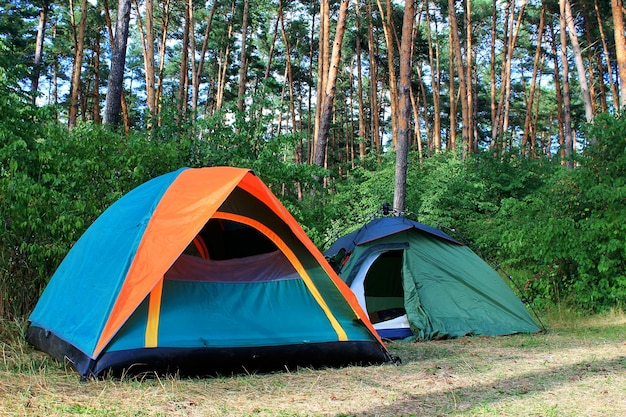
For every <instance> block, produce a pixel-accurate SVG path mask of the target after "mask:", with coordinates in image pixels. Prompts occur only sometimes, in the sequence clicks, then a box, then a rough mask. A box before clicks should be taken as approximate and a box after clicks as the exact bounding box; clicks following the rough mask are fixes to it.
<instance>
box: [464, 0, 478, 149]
mask: <svg viewBox="0 0 626 417" xmlns="http://www.w3.org/2000/svg"><path fill="white" fill-rule="evenodd" d="M464 21H465V37H466V39H465V43H466V47H465V56H466V57H467V65H466V71H467V74H466V80H467V83H466V88H467V92H466V93H465V94H466V96H467V121H466V122H465V123H464V124H467V150H468V152H476V151H478V148H477V146H476V143H475V141H474V128H475V126H474V93H473V89H472V83H473V78H474V77H472V74H473V73H474V64H473V63H472V58H473V49H474V48H473V46H472V42H473V41H472V2H471V1H470V0H465V19H464Z"/></svg>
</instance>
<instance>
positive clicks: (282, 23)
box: [278, 0, 297, 133]
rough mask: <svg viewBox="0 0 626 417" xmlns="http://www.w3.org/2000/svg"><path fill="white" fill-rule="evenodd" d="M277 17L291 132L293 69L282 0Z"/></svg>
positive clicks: (294, 119) (293, 102)
mask: <svg viewBox="0 0 626 417" xmlns="http://www.w3.org/2000/svg"><path fill="white" fill-rule="evenodd" d="M278 19H279V20H280V31H281V34H282V36H283V42H284V43H285V58H286V62H285V73H286V75H287V88H289V113H290V114H291V127H292V130H291V132H292V133H295V132H296V130H297V126H296V106H295V93H294V91H293V71H292V68H291V45H290V44H289V38H287V31H286V30H285V16H284V15H283V2H282V0H279V6H278Z"/></svg>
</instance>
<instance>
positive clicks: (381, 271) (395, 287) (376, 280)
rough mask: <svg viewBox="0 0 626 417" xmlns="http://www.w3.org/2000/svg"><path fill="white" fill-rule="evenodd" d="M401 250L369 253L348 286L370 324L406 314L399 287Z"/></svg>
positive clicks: (400, 284)
mask: <svg viewBox="0 0 626 417" xmlns="http://www.w3.org/2000/svg"><path fill="white" fill-rule="evenodd" d="M403 256H404V251H403V250H389V251H384V252H376V253H372V254H370V255H369V256H368V258H367V259H366V260H365V261H364V263H363V268H362V269H361V271H360V273H359V274H358V275H357V276H356V278H355V280H354V281H353V283H352V289H353V291H354V292H355V293H356V294H357V300H358V301H359V304H361V306H362V307H363V308H364V309H365V310H366V311H367V314H368V316H369V318H370V320H371V321H372V323H374V324H376V323H380V322H383V321H387V320H391V319H394V318H396V317H400V316H402V315H404V314H406V311H405V307H404V289H403V286H402V263H403Z"/></svg>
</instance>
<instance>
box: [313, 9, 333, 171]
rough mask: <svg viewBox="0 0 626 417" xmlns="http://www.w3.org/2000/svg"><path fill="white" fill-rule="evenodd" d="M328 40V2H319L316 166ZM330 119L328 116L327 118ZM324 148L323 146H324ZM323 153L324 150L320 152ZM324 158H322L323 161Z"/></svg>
mask: <svg viewBox="0 0 626 417" xmlns="http://www.w3.org/2000/svg"><path fill="white" fill-rule="evenodd" d="M329 38H330V5H329V1H328V0H322V1H321V2H320V28H319V49H318V59H317V98H316V103H315V125H314V128H313V140H312V141H311V142H312V148H311V154H312V156H311V162H312V163H313V164H317V162H316V161H317V159H316V158H317V152H318V151H317V146H318V139H319V137H320V131H319V129H320V126H321V120H320V119H321V117H322V106H323V100H324V92H325V91H326V83H327V77H328V66H329V60H330V55H329V52H328V39H329ZM329 117H330V116H329ZM324 146H325V145H324ZM321 152H322V153H323V152H325V151H324V150H322V151H321ZM323 159H324V158H322V160H323ZM317 165H319V164H317Z"/></svg>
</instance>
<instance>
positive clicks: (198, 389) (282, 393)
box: [0, 312, 626, 417]
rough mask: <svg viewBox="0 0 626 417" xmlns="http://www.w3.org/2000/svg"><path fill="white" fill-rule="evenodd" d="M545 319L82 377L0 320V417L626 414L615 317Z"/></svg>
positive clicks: (623, 343)
mask: <svg viewBox="0 0 626 417" xmlns="http://www.w3.org/2000/svg"><path fill="white" fill-rule="evenodd" d="M545 321H546V323H547V324H548V328H549V331H548V332H547V333H545V334H536V335H513V336H504V337H487V338H483V337H480V338H462V339H456V340H444V341H433V342H426V343H403V342H395V343H390V344H389V345H388V347H389V349H390V350H391V351H392V353H394V354H396V355H398V356H400V357H401V358H402V364H401V365H399V366H395V365H383V366H370V367H348V368H342V369H324V370H312V369H301V370H299V371H297V372H283V373H275V374H264V375H262V374H259V375H243V376H232V377H225V378H208V379H178V378H176V377H173V376H169V377H152V378H149V379H138V378H123V379H121V380H120V379H105V380H100V381H86V382H80V381H79V378H78V375H77V374H76V373H75V372H74V371H72V370H71V369H66V368H65V367H63V366H62V365H60V364H59V363H57V362H55V361H54V360H52V359H50V358H49V357H48V356H47V355H45V354H43V353H41V352H37V351H35V350H33V349H32V348H31V347H30V346H28V345H27V344H26V343H25V342H24V341H23V338H22V337H21V333H22V329H23V325H22V324H21V323H6V322H4V323H1V322H0V416H43V415H45V416H167V417H171V416H285V417H286V416H396V415H397V416H448V415H452V416H545V417H548V416H555V417H556V416H621V415H626V315H624V313H622V312H613V313H611V314H605V315H602V316H593V317H577V316H576V315H572V314H568V313H567V312H556V313H551V314H550V315H548V316H547V317H546V318H545Z"/></svg>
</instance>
